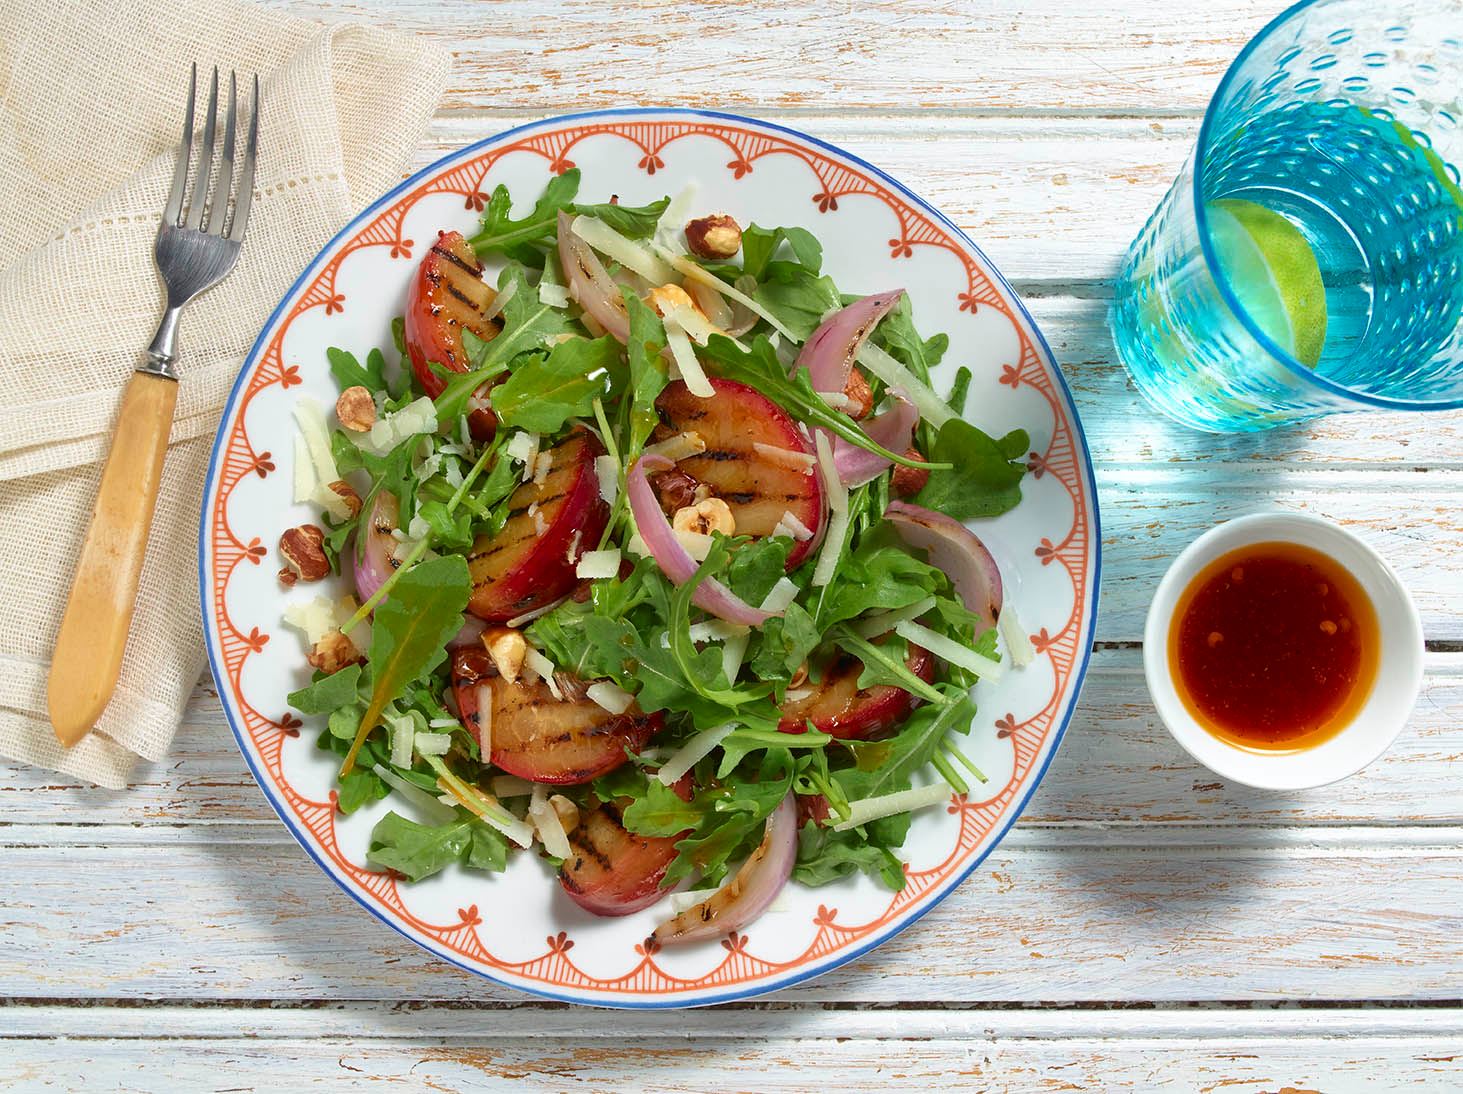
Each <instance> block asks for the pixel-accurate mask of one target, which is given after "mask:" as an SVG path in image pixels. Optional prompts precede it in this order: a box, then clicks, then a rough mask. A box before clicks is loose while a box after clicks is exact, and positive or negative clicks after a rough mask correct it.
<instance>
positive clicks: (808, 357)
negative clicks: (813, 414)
mask: <svg viewBox="0 0 1463 1094" xmlns="http://www.w3.org/2000/svg"><path fill="white" fill-rule="evenodd" d="M903 295H904V290H903V289H894V290H893V291H891V292H881V293H874V294H873V295H871V296H865V297H864V298H863V299H861V300H855V301H854V302H853V303H852V304H850V305H848V307H846V308H841V309H839V310H838V311H836V312H834V313H833V314H832V315H830V316H829V317H828V318H827V319H825V320H823V323H822V325H821V326H819V327H818V329H817V330H815V331H814V332H813V333H812V336H811V337H810V338H809V339H808V340H807V341H806V342H804V343H803V349H802V352H801V353H799V354H798V359H797V362H796V364H795V365H794V368H806V369H807V370H808V375H809V376H810V377H812V380H813V390H814V391H827V392H842V391H843V389H844V388H845V387H847V386H848V374H849V371H850V370H851V369H852V368H853V359H854V358H855V357H857V356H858V351H859V347H860V346H862V345H863V344H864V339H865V338H867V337H868V336H869V332H870V331H872V330H873V329H874V327H875V326H877V325H878V322H879V320H880V319H883V318H884V316H886V315H888V314H889V309H890V308H892V307H894V305H895V304H897V303H899V298H900V297H901V296H903Z"/></svg>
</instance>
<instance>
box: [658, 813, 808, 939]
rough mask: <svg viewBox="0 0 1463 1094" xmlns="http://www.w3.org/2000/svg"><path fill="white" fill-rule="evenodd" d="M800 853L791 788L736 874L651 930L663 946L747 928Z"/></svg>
mask: <svg viewBox="0 0 1463 1094" xmlns="http://www.w3.org/2000/svg"><path fill="white" fill-rule="evenodd" d="M797 856H798V809H797V795H795V794H793V793H792V792H791V791H789V792H788V794H787V796H786V797H784V798H783V799H782V801H781V802H779V803H778V805H777V808H776V809H774V810H773V811H772V815H771V816H770V817H768V818H767V830H766V832H765V833H764V834H763V836H762V842H761V843H760V844H759V845H758V847H757V849H756V850H755V851H753V852H752V854H751V855H750V856H749V857H748V858H747V861H746V862H744V863H742V868H741V869H740V870H738V871H737V873H736V876H735V877H733V878H732V879H731V880H730V881H728V882H727V883H726V884H725V885H723V886H722V887H721V888H720V889H718V890H716V892H714V893H712V894H711V896H709V897H707V898H706V899H705V900H703V901H702V902H701V903H700V904H697V905H696V906H695V907H693V908H687V909H686V910H685V911H684V912H682V913H681V914H680V915H678V916H676V917H675V918H674V919H670V920H667V921H666V922H664V923H662V924H661V925H660V926H659V927H657V928H655V930H654V931H653V932H651V935H650V937H651V938H652V939H654V940H655V941H656V942H659V943H660V944H661V945H662V946H669V945H672V944H674V943H679V942H701V941H704V940H705V939H708V938H719V937H720V936H721V935H724V934H726V932H727V931H734V930H736V929H737V928H738V927H745V926H746V925H747V924H748V923H750V922H752V920H754V919H756V918H757V917H758V916H759V915H761V914H762V913H763V912H765V911H766V910H767V909H768V908H769V907H770V906H771V904H772V902H773V901H774V900H776V899H777V894H778V893H780V892H782V887H783V886H784V885H786V884H787V879H788V878H789V877H791V876H792V867H793V863H794V862H795V861H796V860H797Z"/></svg>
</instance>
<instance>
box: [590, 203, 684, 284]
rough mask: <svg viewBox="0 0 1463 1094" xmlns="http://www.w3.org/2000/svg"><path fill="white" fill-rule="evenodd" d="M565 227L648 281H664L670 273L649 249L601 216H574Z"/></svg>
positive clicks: (654, 282) (670, 275) (670, 276)
mask: <svg viewBox="0 0 1463 1094" xmlns="http://www.w3.org/2000/svg"><path fill="white" fill-rule="evenodd" d="M569 230H570V231H572V232H573V233H574V234H575V235H577V236H578V237H579V238H580V239H582V240H584V242H585V243H588V244H589V245H590V246H591V247H593V248H594V249H595V250H596V251H599V252H601V253H602V254H605V255H608V256H609V257H610V258H613V259H614V260H615V261H616V262H618V263H619V264H620V265H621V266H625V267H627V268H628V269H631V270H634V271H635V272H636V273H638V274H639V275H640V276H641V277H643V278H645V279H646V280H647V281H649V282H651V283H652V284H655V285H664V284H665V283H666V282H667V281H669V280H670V279H671V278H672V276H674V275H673V274H672V273H671V271H670V270H669V269H668V268H667V267H666V264H665V263H664V262H662V261H661V260H660V259H658V258H657V257H656V256H655V255H654V254H653V253H652V252H651V251H649V250H648V249H647V248H645V247H642V246H641V245H640V244H639V243H636V242H635V241H634V240H632V239H626V238H625V237H624V236H622V235H621V234H620V233H619V232H617V231H615V230H614V229H613V228H611V227H610V226H609V225H608V224H606V223H605V222H604V221H602V220H596V219H595V218H594V217H588V216H583V215H581V216H577V217H575V218H574V220H573V222H572V223H571V224H570V225H569Z"/></svg>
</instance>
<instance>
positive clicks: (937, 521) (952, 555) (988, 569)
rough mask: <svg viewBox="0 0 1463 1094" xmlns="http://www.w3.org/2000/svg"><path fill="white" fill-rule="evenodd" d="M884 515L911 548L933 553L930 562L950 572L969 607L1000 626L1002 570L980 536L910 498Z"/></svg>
mask: <svg viewBox="0 0 1463 1094" xmlns="http://www.w3.org/2000/svg"><path fill="white" fill-rule="evenodd" d="M884 518H885V519H886V520H889V521H892V522H893V524H894V526H895V527H896V528H897V529H898V530H899V534H900V536H902V537H903V538H904V541H905V542H906V543H908V544H909V545H910V546H911V547H920V548H923V549H924V550H926V551H928V552H929V557H930V565H931V566H934V567H936V568H938V569H940V570H943V571H944V572H945V573H946V574H947V575H949V578H950V583H951V584H952V585H954V586H955V591H956V592H957V593H959V594H960V599H961V600H963V601H965V606H966V607H967V608H969V609H970V610H971V611H972V612H974V613H975V614H976V615H977V616H979V617H980V619H981V621H982V622H983V623H984V624H985V625H986V626H987V627H994V626H995V625H996V617H997V616H999V615H1000V614H1001V571H1000V569H999V567H997V566H996V560H995V559H994V558H993V557H991V553H990V552H989V551H988V550H986V546H985V544H984V543H982V542H981V541H980V537H978V536H977V535H976V534H975V533H974V532H972V531H971V530H970V529H969V528H967V527H965V525H963V524H961V523H960V522H959V521H958V520H955V519H954V518H953V517H947V516H946V515H945V514H944V513H937V512H935V511H934V510H933V509H926V508H925V507H924V506H922V505H911V504H910V503H909V502H907V501H891V502H890V503H889V504H888V506H886V507H885V509H884Z"/></svg>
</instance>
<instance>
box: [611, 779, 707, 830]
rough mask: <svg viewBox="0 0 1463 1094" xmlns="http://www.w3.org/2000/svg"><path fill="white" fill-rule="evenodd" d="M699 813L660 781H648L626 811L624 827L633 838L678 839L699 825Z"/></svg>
mask: <svg viewBox="0 0 1463 1094" xmlns="http://www.w3.org/2000/svg"><path fill="white" fill-rule="evenodd" d="M702 812H703V811H702V810H701V809H698V808H697V807H696V806H695V805H693V804H692V803H691V802H687V801H682V800H681V797H680V795H678V794H677V793H676V792H675V791H674V790H672V789H671V788H670V787H668V786H666V785H665V784H664V783H662V782H661V781H660V780H659V779H651V780H649V782H648V783H647V784H646V787H645V791H644V794H643V795H642V796H641V797H638V798H636V799H635V801H634V802H632V803H631V804H630V806H629V807H628V808H627V809H626V810H625V812H624V823H625V827H626V828H628V829H629V830H630V831H632V832H634V833H635V834H636V835H641V836H660V837H667V836H679V835H680V834H681V833H682V832H685V831H688V830H690V829H694V828H695V827H696V826H697V825H698V824H700V823H701V817H702Z"/></svg>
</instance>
